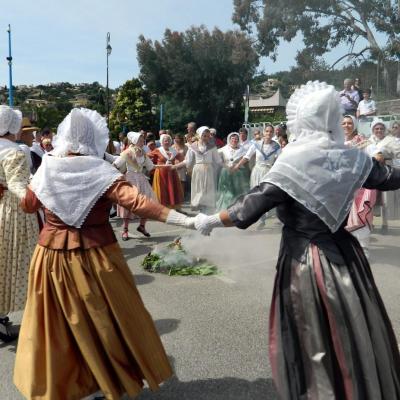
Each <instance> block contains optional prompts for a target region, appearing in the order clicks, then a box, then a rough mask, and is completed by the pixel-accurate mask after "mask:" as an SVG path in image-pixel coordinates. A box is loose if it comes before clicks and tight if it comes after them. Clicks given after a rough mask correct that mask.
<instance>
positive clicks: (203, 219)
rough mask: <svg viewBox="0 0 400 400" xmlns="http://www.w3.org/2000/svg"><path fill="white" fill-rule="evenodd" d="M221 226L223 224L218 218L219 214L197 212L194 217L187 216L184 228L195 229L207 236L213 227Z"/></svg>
mask: <svg viewBox="0 0 400 400" xmlns="http://www.w3.org/2000/svg"><path fill="white" fill-rule="evenodd" d="M222 226H223V224H222V222H221V219H220V218H219V214H214V215H206V214H203V213H199V214H197V215H196V216H195V217H187V220H186V221H185V227H186V228H188V229H195V230H196V231H199V232H200V233H201V234H202V235H204V236H209V235H210V233H211V232H212V230H213V229H214V228H217V227H222Z"/></svg>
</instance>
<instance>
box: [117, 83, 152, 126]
mask: <svg viewBox="0 0 400 400" xmlns="http://www.w3.org/2000/svg"><path fill="white" fill-rule="evenodd" d="M153 121H154V115H153V113H152V111H151V98H150V93H149V91H148V90H146V89H145V88H144V87H143V85H142V83H141V82H140V80H139V79H131V80H128V81H126V82H125V83H124V84H123V85H122V86H121V88H120V89H119V91H118V95H117V98H116V100H115V105H114V107H113V109H112V111H111V114H110V122H109V126H110V129H111V131H114V132H120V131H121V130H122V129H123V128H125V129H128V130H140V129H149V128H150V127H151V126H152V125H153Z"/></svg>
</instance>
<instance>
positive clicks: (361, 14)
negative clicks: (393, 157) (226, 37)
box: [233, 0, 400, 90]
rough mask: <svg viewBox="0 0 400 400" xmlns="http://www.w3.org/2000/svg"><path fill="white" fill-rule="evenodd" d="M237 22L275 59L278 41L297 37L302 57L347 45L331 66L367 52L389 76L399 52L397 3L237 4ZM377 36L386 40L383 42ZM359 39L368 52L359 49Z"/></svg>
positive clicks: (257, 0) (295, 0)
mask: <svg viewBox="0 0 400 400" xmlns="http://www.w3.org/2000/svg"><path fill="white" fill-rule="evenodd" d="M233 21H234V22H235V23H237V24H238V25H239V26H240V27H241V29H242V30H244V31H246V32H248V33H250V34H253V33H254V32H256V33H255V34H254V35H255V37H256V44H255V45H256V48H257V50H258V52H259V53H260V54H261V55H263V56H270V57H271V58H272V59H275V58H276V56H277V47H278V45H279V42H280V41H281V40H285V41H288V42H289V41H291V40H292V39H293V38H294V37H295V36H296V35H297V34H298V33H301V34H302V35H303V38H304V44H305V49H304V50H303V51H302V53H303V54H304V56H310V55H312V56H321V55H323V54H325V53H326V52H328V51H330V50H331V49H333V48H335V47H337V46H338V45H339V44H343V43H344V44H347V45H348V46H349V51H348V52H347V53H346V54H344V55H343V56H342V57H340V58H339V59H338V60H337V61H336V62H335V63H334V64H333V65H332V67H333V66H335V65H336V63H338V62H339V61H341V60H342V59H345V58H350V59H360V58H363V57H365V55H366V54H369V55H371V56H372V57H373V59H375V60H377V61H378V63H382V62H383V67H384V74H385V68H386V65H385V61H387V60H390V59H397V60H398V57H399V54H400V35H399V34H400V2H399V1H398V0H363V1H360V0H280V1H279V2H278V1H276V0H234V14H233ZM377 33H379V34H380V35H383V36H384V37H385V40H384V41H382V43H380V41H379V40H378V39H377ZM359 41H363V45H364V48H363V49H362V50H361V51H355V50H354V49H355V45H356V44H358V42H359ZM298 57H299V56H298ZM300 57H302V55H300ZM398 90H400V87H399V88H398Z"/></svg>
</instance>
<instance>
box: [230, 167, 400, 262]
mask: <svg viewBox="0 0 400 400" xmlns="http://www.w3.org/2000/svg"><path fill="white" fill-rule="evenodd" d="M339 185H340V184H339ZM363 187H365V188H367V189H378V190H382V191H386V190H396V189H399V188H400V169H396V168H392V167H390V166H386V165H381V164H379V163H378V162H376V161H374V164H373V168H372V170H371V172H370V174H369V177H368V179H367V180H366V182H365V183H364V185H363ZM338 190H340V187H338ZM275 207H276V208H277V215H278V218H279V219H280V220H281V221H282V223H283V225H284V227H283V232H282V233H283V237H282V239H283V241H282V244H283V245H284V246H287V248H288V250H289V251H290V253H291V254H292V256H293V257H295V258H296V259H301V258H302V257H303V256H304V250H305V248H306V247H307V245H308V244H309V243H310V242H311V243H315V244H317V245H318V247H319V248H321V249H322V250H323V251H324V252H325V253H326V254H327V256H328V257H329V258H331V259H332V261H333V262H338V263H340V262H341V261H342V256H343V254H342V252H341V250H340V247H341V246H340V243H341V242H345V241H348V240H352V236H351V235H350V234H349V233H348V232H347V231H346V230H345V229H344V227H345V225H346V221H344V223H343V224H342V226H341V227H340V228H339V229H338V230H337V231H336V232H335V233H332V232H331V231H330V229H329V228H328V226H327V225H326V224H325V223H324V222H323V221H322V220H321V219H320V218H319V217H318V216H317V215H316V214H314V213H312V212H311V211H309V210H308V209H306V208H305V207H304V206H303V205H301V204H300V203H299V202H298V201H296V200H295V199H293V198H292V197H290V196H289V195H288V194H287V193H286V192H284V191H283V190H282V189H280V188H278V187H277V186H275V185H272V184H270V183H261V185H260V186H257V187H255V188H253V189H252V190H250V191H249V192H248V193H247V194H245V195H243V196H241V197H239V198H238V199H237V201H236V202H235V203H234V204H233V205H232V206H230V207H229V209H228V213H229V216H230V219H231V220H232V222H233V223H234V224H235V225H236V226H237V227H238V228H241V229H246V228H247V227H248V226H250V225H252V224H253V223H255V222H256V221H258V219H259V218H260V217H261V216H262V215H263V214H264V213H266V212H268V211H269V210H271V209H272V208H275Z"/></svg>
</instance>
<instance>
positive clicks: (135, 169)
mask: <svg viewBox="0 0 400 400" xmlns="http://www.w3.org/2000/svg"><path fill="white" fill-rule="evenodd" d="M127 137H128V140H129V143H130V145H129V147H128V148H127V149H126V150H124V151H123V152H122V153H121V155H120V157H119V158H118V159H117V160H115V161H114V165H115V166H116V167H117V168H118V169H120V168H124V167H125V169H126V173H125V179H126V180H127V181H128V182H130V183H131V184H132V185H134V186H136V187H137V189H138V190H139V193H141V194H143V195H144V196H146V197H148V198H149V199H152V200H156V199H157V198H156V195H155V194H154V192H153V190H152V188H151V186H150V184H149V180H148V178H147V177H146V175H145V174H144V170H145V171H146V172H150V171H152V170H153V169H154V164H153V163H152V161H151V160H150V158H149V157H147V156H146V154H145V153H144V150H143V146H144V136H143V134H142V133H140V132H129V133H128V135H127ZM117 215H118V216H119V217H120V218H123V221H124V230H123V232H122V240H128V239H129V222H130V220H131V219H134V218H135V215H134V214H132V213H131V212H130V211H129V210H127V209H126V208H124V207H121V206H117ZM146 221H147V220H146V218H140V220H139V226H138V227H137V228H136V230H137V231H138V232H140V233H141V234H142V235H144V236H146V237H150V233H149V232H147V230H146Z"/></svg>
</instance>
